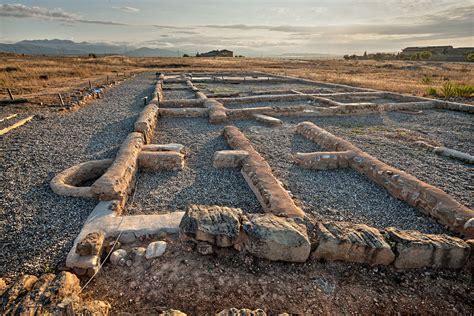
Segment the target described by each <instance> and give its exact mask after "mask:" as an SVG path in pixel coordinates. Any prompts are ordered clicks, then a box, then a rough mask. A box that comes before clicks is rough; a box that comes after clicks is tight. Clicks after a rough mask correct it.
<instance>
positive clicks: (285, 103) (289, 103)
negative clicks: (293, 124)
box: [224, 101, 322, 109]
mask: <svg viewBox="0 0 474 316" xmlns="http://www.w3.org/2000/svg"><path fill="white" fill-rule="evenodd" d="M295 105H314V106H322V105H319V104H317V103H316V102H314V101H274V102H254V103H242V104H232V103H231V104H225V102H224V106H225V107H226V108H228V109H243V108H261V107H267V106H269V107H284V106H295Z"/></svg>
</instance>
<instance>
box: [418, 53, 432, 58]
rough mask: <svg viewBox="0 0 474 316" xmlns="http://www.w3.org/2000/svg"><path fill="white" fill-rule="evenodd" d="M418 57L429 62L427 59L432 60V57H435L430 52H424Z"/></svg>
mask: <svg viewBox="0 0 474 316" xmlns="http://www.w3.org/2000/svg"><path fill="white" fill-rule="evenodd" d="M418 56H419V58H420V59H424V60H427V59H430V58H431V56H433V54H432V53H431V52H429V51H424V52H421V53H418Z"/></svg>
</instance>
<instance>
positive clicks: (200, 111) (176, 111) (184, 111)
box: [159, 108, 209, 117]
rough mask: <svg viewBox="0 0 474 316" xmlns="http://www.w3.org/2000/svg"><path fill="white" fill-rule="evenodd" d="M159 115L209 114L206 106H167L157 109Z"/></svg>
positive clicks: (190, 115) (202, 115)
mask: <svg viewBox="0 0 474 316" xmlns="http://www.w3.org/2000/svg"><path fill="white" fill-rule="evenodd" d="M159 113H160V116H163V117H164V116H168V117H206V116H209V109H206V108H184V109H179V108H169V109H163V108H160V110H159Z"/></svg>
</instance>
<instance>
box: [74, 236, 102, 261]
mask: <svg viewBox="0 0 474 316" xmlns="http://www.w3.org/2000/svg"><path fill="white" fill-rule="evenodd" d="M104 238H105V235H104V233H103V232H100V231H97V232H93V233H89V234H87V236H86V237H84V238H83V239H82V240H81V241H80V242H79V243H78V244H77V245H76V252H77V253H78V254H80V255H81V256H92V255H99V254H100V253H101V251H102V245H103V243H104Z"/></svg>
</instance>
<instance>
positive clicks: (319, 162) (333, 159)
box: [295, 150, 355, 170]
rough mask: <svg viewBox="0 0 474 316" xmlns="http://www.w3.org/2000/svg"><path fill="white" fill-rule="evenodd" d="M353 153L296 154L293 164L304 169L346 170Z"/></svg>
mask: <svg viewBox="0 0 474 316" xmlns="http://www.w3.org/2000/svg"><path fill="white" fill-rule="evenodd" d="M354 156H355V153H354V152H353V151H350V150H347V151H329V152H312V153H297V154H296V155H295V163H296V164H298V165H300V166H301V167H303V168H306V169H315V170H327V169H337V168H346V167H349V165H350V160H351V159H352V158H354Z"/></svg>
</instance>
